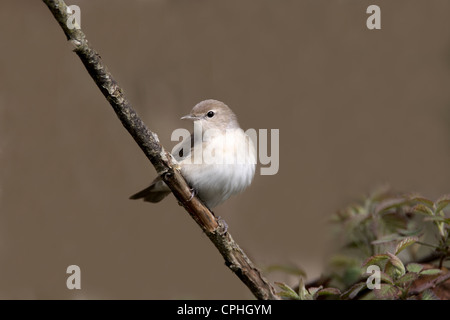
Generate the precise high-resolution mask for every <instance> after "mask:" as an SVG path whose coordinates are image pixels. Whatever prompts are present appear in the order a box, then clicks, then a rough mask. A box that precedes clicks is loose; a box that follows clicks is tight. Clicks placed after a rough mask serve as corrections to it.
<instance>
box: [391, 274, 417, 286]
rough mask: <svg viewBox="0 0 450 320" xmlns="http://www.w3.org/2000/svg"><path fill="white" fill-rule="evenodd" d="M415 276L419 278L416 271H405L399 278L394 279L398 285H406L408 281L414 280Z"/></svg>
mask: <svg viewBox="0 0 450 320" xmlns="http://www.w3.org/2000/svg"><path fill="white" fill-rule="evenodd" d="M417 278H419V274H418V273H415V272H408V273H405V274H404V275H403V276H401V277H400V278H398V279H397V281H395V284H396V285H399V286H406V285H408V284H409V283H411V282H413V281H415V280H416V279H417Z"/></svg>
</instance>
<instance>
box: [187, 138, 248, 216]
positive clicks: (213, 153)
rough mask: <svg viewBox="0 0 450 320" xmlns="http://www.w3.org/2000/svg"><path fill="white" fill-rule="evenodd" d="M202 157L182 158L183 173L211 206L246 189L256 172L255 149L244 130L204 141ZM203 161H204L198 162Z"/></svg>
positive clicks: (195, 150)
mask: <svg viewBox="0 0 450 320" xmlns="http://www.w3.org/2000/svg"><path fill="white" fill-rule="evenodd" d="M201 150H202V157H201V158H200V157H198V158H197V159H196V160H197V162H201V163H195V162H196V161H195V152H197V151H200V150H199V149H195V148H194V152H193V155H192V156H191V157H189V159H186V160H183V161H182V162H181V163H180V165H181V172H182V174H183V176H184V177H185V178H186V180H187V181H188V183H189V184H190V185H191V186H192V187H193V188H194V189H195V190H196V191H197V192H198V195H199V197H200V198H201V199H202V200H203V201H205V202H206V205H207V206H208V207H209V208H214V207H216V206H218V205H219V204H221V203H222V202H224V201H225V200H227V199H228V198H229V197H230V196H232V195H233V194H237V193H240V192H242V191H243V190H244V189H245V188H247V187H248V186H249V185H250V184H251V182H252V180H253V177H254V175H255V166H256V151H255V147H254V145H253V143H252V141H251V139H250V138H249V137H248V136H247V135H246V134H245V133H244V131H243V130H242V129H238V130H234V131H233V132H228V133H227V134H226V135H224V134H221V135H218V136H215V137H214V138H212V139H210V140H208V141H207V142H204V143H203V144H202V149H201ZM199 160H201V161H199Z"/></svg>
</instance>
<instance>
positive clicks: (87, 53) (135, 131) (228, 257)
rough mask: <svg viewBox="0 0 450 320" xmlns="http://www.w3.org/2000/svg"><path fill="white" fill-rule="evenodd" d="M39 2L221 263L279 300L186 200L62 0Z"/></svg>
mask: <svg viewBox="0 0 450 320" xmlns="http://www.w3.org/2000/svg"><path fill="white" fill-rule="evenodd" d="M43 2H44V3H45V4H46V5H47V6H48V8H49V9H50V11H51V12H52V14H53V16H54V17H55V19H56V20H57V21H58V23H59V25H60V26H61V28H62V29H63V31H64V33H65V34H66V37H67V39H68V40H69V41H70V42H71V43H72V44H73V45H74V51H75V53H76V54H77V55H78V57H79V58H80V59H81V61H82V62H83V64H84V66H85V67H86V70H87V71H88V72H89V74H90V75H91V77H92V79H93V80H94V82H95V83H96V84H97V86H98V88H99V89H100V91H101V92H102V93H103V95H104V96H105V97H106V99H107V100H108V102H109V103H110V105H111V106H112V107H113V109H114V111H115V112H116V115H117V116H118V118H119V119H120V121H121V122H122V125H123V126H124V127H125V128H126V129H127V130H128V132H129V133H130V134H131V136H132V137H133V138H134V140H135V141H136V143H137V144H138V145H139V147H140V148H141V149H142V151H143V152H144V154H145V155H146V156H147V158H148V159H149V160H150V161H151V163H152V164H153V166H154V167H155V169H156V171H157V173H158V174H159V175H160V176H161V177H162V178H163V180H164V182H165V183H166V184H167V185H168V186H169V188H170V189H171V190H172V192H173V194H174V195H175V197H176V198H177V199H178V201H179V202H180V203H181V204H182V205H183V207H184V208H185V209H186V211H187V212H188V213H189V214H190V215H191V217H192V218H193V219H194V220H195V221H196V222H197V224H198V225H199V226H200V227H201V228H202V230H203V231H204V232H205V233H206V234H207V235H208V237H209V239H210V240H211V241H212V242H213V243H214V245H215V246H216V248H217V249H218V250H219V252H220V253H221V254H222V256H223V258H224V259H225V264H226V265H227V266H228V267H229V268H230V269H231V270H232V271H233V272H234V273H235V274H236V275H237V276H238V277H239V278H240V279H241V281H242V282H244V283H245V284H246V285H247V287H248V288H249V289H250V290H251V292H252V293H253V294H254V295H255V297H256V298H258V299H264V300H268V299H279V296H278V295H277V294H276V292H275V289H274V288H273V287H272V285H271V284H270V283H269V282H268V281H267V280H266V279H265V278H264V277H263V275H262V274H261V272H260V270H258V269H257V268H256V267H255V266H254V265H253V263H252V262H251V261H250V259H249V258H248V257H247V255H246V254H245V253H244V252H243V251H242V249H241V248H239V246H238V244H237V243H236V242H235V241H234V240H233V238H232V237H231V235H230V234H229V233H228V232H227V228H226V224H225V222H224V221H222V220H220V219H217V218H216V217H215V216H214V214H213V213H212V212H211V211H210V210H209V209H208V208H207V207H206V206H205V205H204V204H203V203H202V201H201V200H200V199H199V198H197V197H194V198H193V199H192V200H190V198H191V191H190V187H189V185H188V184H187V183H186V181H185V179H184V178H183V176H182V175H181V173H180V172H179V170H178V169H177V164H176V161H175V160H174V159H173V158H172V156H171V155H170V153H168V152H167V151H165V149H164V148H163V147H162V146H161V144H160V143H159V140H158V136H157V135H156V134H155V133H153V132H151V131H150V130H149V129H148V128H147V127H146V126H145V124H144V123H143V122H142V120H141V119H140V118H139V117H138V115H137V113H136V112H135V111H134V109H133V108H132V106H131V103H130V102H129V101H128V100H127V99H126V98H125V95H124V93H123V90H122V89H121V88H120V87H119V85H118V84H117V83H116V81H115V80H114V79H113V77H112V75H111V74H110V73H109V72H108V70H107V68H106V66H105V65H104V64H103V62H102V60H101V58H100V55H99V54H98V53H97V52H96V51H95V50H94V49H93V48H92V47H91V46H90V45H89V43H88V41H87V39H86V36H85V34H84V33H83V32H82V31H81V29H76V28H73V29H70V28H69V26H68V24H67V21H68V19H69V18H71V17H70V16H69V14H68V11H67V6H66V4H65V3H64V1H62V0H43Z"/></svg>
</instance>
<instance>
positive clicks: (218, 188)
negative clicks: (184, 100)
mask: <svg viewBox="0 0 450 320" xmlns="http://www.w3.org/2000/svg"><path fill="white" fill-rule="evenodd" d="M181 119H182V120H190V121H193V122H194V132H193V133H192V134H191V136H190V137H189V138H188V139H184V140H183V141H182V142H181V143H180V144H179V145H178V146H176V147H175V148H174V149H173V151H172V155H173V156H174V158H175V159H176V160H177V161H178V164H179V168H180V171H181V174H182V175H183V177H184V178H185V179H186V181H187V183H188V184H189V185H190V187H191V188H192V189H191V190H192V192H193V193H192V197H193V196H194V195H197V196H198V197H199V198H200V199H201V200H202V201H203V203H204V204H205V205H206V206H207V207H208V208H209V209H213V208H215V207H217V206H218V205H220V204H222V203H223V202H224V201H226V200H227V199H228V198H230V197H231V196H232V195H235V194H239V193H241V192H243V191H244V190H245V189H246V188H247V187H249V186H250V185H251V183H252V180H253V178H254V175H255V168H256V149H255V145H254V143H253V141H252V139H251V138H250V137H249V136H248V135H247V134H246V133H245V132H244V130H243V129H241V127H240V125H239V122H238V119H237V116H236V114H235V113H234V112H233V111H232V110H231V109H230V108H229V107H228V106H227V105H226V104H225V103H223V102H221V101H218V100H214V99H208V100H204V101H201V102H199V103H198V104H196V105H195V106H194V108H193V109H192V110H191V112H190V113H189V114H188V115H186V116H184V117H182V118H181ZM200 129H201V131H200ZM198 133H201V136H200V137H199V136H198V135H199V134H198ZM170 193H171V190H170V189H169V187H168V186H167V185H166V183H165V182H164V181H163V180H162V179H161V177H159V176H158V177H156V178H155V179H154V180H153V181H152V183H151V184H150V186H149V187H147V188H145V189H144V190H142V191H139V192H137V193H136V194H134V195H132V196H131V197H130V199H143V200H144V201H147V202H153V203H157V202H160V201H161V200H163V199H164V198H165V197H166V196H167V195H168V194H170Z"/></svg>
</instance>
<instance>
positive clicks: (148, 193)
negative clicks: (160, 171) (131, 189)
mask: <svg viewBox="0 0 450 320" xmlns="http://www.w3.org/2000/svg"><path fill="white" fill-rule="evenodd" d="M169 193H170V189H169V187H167V185H166V184H165V183H164V181H162V180H161V179H159V178H157V179H155V181H153V183H152V184H151V185H150V186H149V187H147V188H145V189H144V190H141V191H139V192H138V193H135V194H133V195H132V196H131V197H130V199H133V200H136V199H144V201H147V202H153V203H156V202H160V201H161V200H162V199H164V198H165V197H166V196H167V195H168V194H169Z"/></svg>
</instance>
